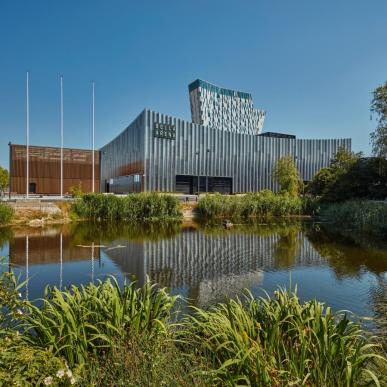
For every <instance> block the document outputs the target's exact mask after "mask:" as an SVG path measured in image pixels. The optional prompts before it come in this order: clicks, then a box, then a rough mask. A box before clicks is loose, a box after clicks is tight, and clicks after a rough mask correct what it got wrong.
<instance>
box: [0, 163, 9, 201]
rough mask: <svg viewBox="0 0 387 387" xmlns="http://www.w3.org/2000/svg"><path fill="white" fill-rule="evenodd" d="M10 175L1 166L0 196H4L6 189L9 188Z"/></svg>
mask: <svg viewBox="0 0 387 387" xmlns="http://www.w3.org/2000/svg"><path fill="white" fill-rule="evenodd" d="M8 181H9V173H8V171H7V170H6V169H5V168H3V167H1V166H0V194H1V195H2V194H3V193H4V191H5V189H6V188H7V187H8Z"/></svg>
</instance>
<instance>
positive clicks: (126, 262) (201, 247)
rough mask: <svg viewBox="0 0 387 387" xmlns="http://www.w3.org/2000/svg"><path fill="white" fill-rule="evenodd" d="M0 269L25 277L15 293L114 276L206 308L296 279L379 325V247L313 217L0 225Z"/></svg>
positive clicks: (386, 298) (384, 282)
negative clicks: (227, 222) (231, 222)
mask: <svg viewBox="0 0 387 387" xmlns="http://www.w3.org/2000/svg"><path fill="white" fill-rule="evenodd" d="M0 256H2V257H5V260H4V264H3V265H2V269H1V270H9V269H11V270H13V271H14V272H15V273H16V275H17V276H18V277H19V278H20V280H24V279H26V278H29V282H28V286H26V288H25V289H24V293H23V296H24V297H28V298H29V299H36V298H38V297H41V296H42V294H43V291H44V288H45V286H46V285H52V286H53V285H55V286H57V287H60V288H64V287H68V286H70V285H72V284H77V285H78V284H86V283H88V282H90V281H96V280H97V279H104V278H106V277H107V276H109V275H114V276H115V277H117V278H118V279H119V280H120V281H123V280H124V279H128V280H131V279H133V278H134V277H135V278H137V280H138V281H139V283H140V284H142V283H144V281H146V278H147V277H149V278H151V279H152V280H153V281H155V282H157V283H159V284H161V285H163V286H166V287H168V288H169V289H170V290H171V292H173V293H175V294H181V295H182V296H184V297H186V298H188V299H189V300H190V302H192V303H193V304H195V305H199V306H201V307H207V306H209V305H211V304H213V303H215V302H217V301H222V300H223V299H224V297H225V296H232V295H234V294H237V293H238V292H240V291H242V290H243V289H244V288H248V289H250V290H251V291H252V292H253V293H254V294H256V295H262V294H263V290H265V291H267V292H269V293H272V292H273V290H275V288H277V287H278V286H284V287H289V286H290V284H292V286H295V285H297V287H298V293H299V295H300V298H301V299H302V300H308V299H311V298H317V299H318V300H321V301H324V302H326V303H327V304H328V305H330V306H332V307H333V308H334V309H335V310H341V309H347V310H351V311H352V312H354V313H355V314H356V315H358V316H362V317H376V318H377V319H378V321H379V322H380V323H378V324H377V325H378V327H379V328H380V327H381V326H384V327H386V324H385V320H382V318H383V316H384V317H385V316H386V305H387V274H386V273H387V246H386V245H385V246H383V245H380V244H377V243H376V242H375V243H374V242H372V241H370V240H368V239H367V238H366V237H364V238H361V237H356V238H353V239H350V238H348V237H343V236H339V234H338V233H337V232H333V231H332V230H331V227H330V225H326V224H320V223H313V222H294V223H269V224H243V225H236V226H234V227H233V228H232V229H230V230H225V229H224V228H223V227H222V225H197V224H194V223H190V224H182V225H179V224H151V225H143V224H109V225H106V224H93V223H76V224H68V225H60V226H55V227H54V226H51V227H47V228H13V229H7V228H2V229H0Z"/></svg>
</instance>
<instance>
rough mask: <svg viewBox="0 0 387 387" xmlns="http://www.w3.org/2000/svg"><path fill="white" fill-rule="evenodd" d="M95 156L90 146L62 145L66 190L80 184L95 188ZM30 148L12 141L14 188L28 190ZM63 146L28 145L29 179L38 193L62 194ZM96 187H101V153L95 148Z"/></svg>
mask: <svg viewBox="0 0 387 387" xmlns="http://www.w3.org/2000/svg"><path fill="white" fill-rule="evenodd" d="M92 156H93V152H92V151H91V150H87V149H73V148H63V192H64V193H66V192H70V189H71V187H80V188H81V189H82V190H83V191H84V192H90V191H91V190H92V170H93V164H92ZM26 160H27V148H26V146H25V145H16V144H11V145H10V172H11V192H16V193H18V194H25V193H26V174H27V161H26ZM60 171H61V148H58V147H46V146H34V145H30V146H29V183H30V184H35V186H36V191H35V193H36V194H42V195H54V194H60V183H61V180H60V176H61V172H60ZM94 174H95V180H94V181H95V190H96V191H99V175H100V153H99V151H95V152H94Z"/></svg>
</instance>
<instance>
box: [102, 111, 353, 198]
mask: <svg viewBox="0 0 387 387" xmlns="http://www.w3.org/2000/svg"><path fill="white" fill-rule="evenodd" d="M340 147H345V148H347V149H351V140H350V139H323V140H304V139H297V138H294V136H293V137H292V136H288V137H279V138H278V137H273V136H259V135H256V134H247V133H241V132H237V131H230V130H228V128H227V127H224V128H222V127H217V128H214V127H211V126H204V125H198V124H195V123H192V122H187V121H184V120H182V119H179V118H175V117H172V116H168V115H165V114H161V113H157V112H154V111H151V110H147V109H145V110H144V111H143V112H141V113H140V115H139V116H138V117H137V118H136V119H135V120H134V121H133V122H132V123H131V124H130V125H129V126H128V127H127V128H126V129H125V130H124V131H123V132H122V133H121V134H119V135H118V136H117V137H116V138H115V139H114V140H112V141H111V142H110V143H108V144H107V145H105V146H104V147H102V148H101V191H102V192H116V193H126V192H133V191H163V192H183V193H187V194H189V193H191V194H192V193H196V192H214V191H216V192H223V193H238V192H250V191H258V190H261V189H264V188H268V189H272V190H277V189H278V186H277V185H276V184H275V183H274V181H273V178H272V172H273V168H274V165H275V163H276V162H277V160H278V159H280V158H281V157H283V156H286V155H292V156H294V159H295V163H296V165H297V168H298V170H299V172H300V175H301V178H302V179H303V180H305V181H308V180H311V179H312V178H313V176H314V174H315V173H316V172H318V171H319V170H320V169H321V168H323V167H326V166H328V165H329V162H330V160H331V159H332V157H333V156H334V154H335V153H336V152H337V150H338V149H339V148H340Z"/></svg>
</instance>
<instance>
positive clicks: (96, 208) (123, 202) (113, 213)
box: [72, 192, 181, 221]
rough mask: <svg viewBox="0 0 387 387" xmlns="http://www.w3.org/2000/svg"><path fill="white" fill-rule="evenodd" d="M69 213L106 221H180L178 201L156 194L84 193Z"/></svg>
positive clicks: (170, 196)
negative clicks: (117, 194)
mask: <svg viewBox="0 0 387 387" xmlns="http://www.w3.org/2000/svg"><path fill="white" fill-rule="evenodd" d="M72 212H73V213H74V214H75V215H76V216H78V217H80V218H86V219H92V220H96V219H100V220H109V221H113V220H114V221H116V220H168V219H172V220H173V219H175V220H177V219H180V218H181V211H180V208H179V199H177V198H176V197H174V196H172V195H167V194H159V193H155V192H152V193H146V192H142V193H135V194H129V195H126V196H116V195H104V194H85V195H82V196H81V197H79V198H78V199H77V200H76V202H75V203H74V204H73V207H72Z"/></svg>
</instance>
